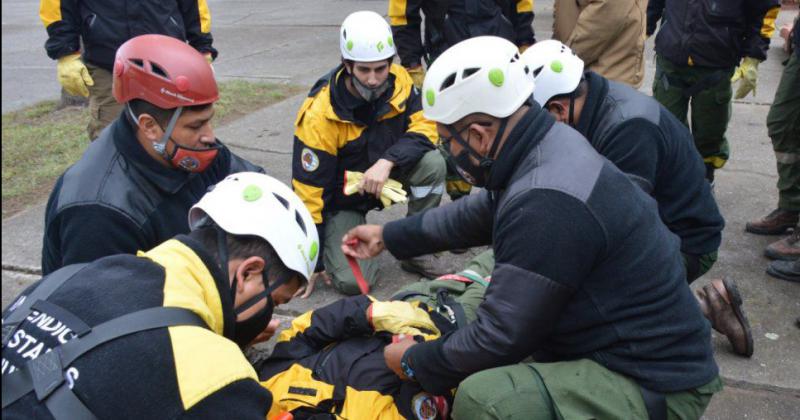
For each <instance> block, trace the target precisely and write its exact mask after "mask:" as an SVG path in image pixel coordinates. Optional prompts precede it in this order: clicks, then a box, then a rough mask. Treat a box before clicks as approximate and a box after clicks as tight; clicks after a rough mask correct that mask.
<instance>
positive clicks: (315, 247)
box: [308, 241, 319, 260]
mask: <svg viewBox="0 0 800 420" xmlns="http://www.w3.org/2000/svg"><path fill="white" fill-rule="evenodd" d="M317 252H319V244H318V243H317V241H314V242H312V243H311V248H309V249H308V256H309V257H311V259H312V260H313V259H314V258H317Z"/></svg>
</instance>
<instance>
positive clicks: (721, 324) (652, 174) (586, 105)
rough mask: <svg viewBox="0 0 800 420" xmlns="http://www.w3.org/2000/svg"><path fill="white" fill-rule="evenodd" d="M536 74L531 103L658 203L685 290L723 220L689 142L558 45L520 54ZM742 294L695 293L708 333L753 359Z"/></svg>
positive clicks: (712, 256)
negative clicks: (673, 239) (677, 244)
mask: <svg viewBox="0 0 800 420" xmlns="http://www.w3.org/2000/svg"><path fill="white" fill-rule="evenodd" d="M522 61H523V62H525V64H527V65H528V67H529V68H530V70H531V72H532V74H534V75H535V77H534V81H535V83H536V91H535V92H534V93H533V98H534V99H535V100H536V102H538V103H539V105H541V106H542V107H543V108H545V109H547V110H548V111H550V113H551V114H553V115H554V116H555V117H556V120H558V121H559V122H562V123H565V124H569V125H570V126H572V127H574V128H575V129H576V130H578V132H580V133H581V134H583V136H584V137H586V138H587V139H588V140H589V143H590V144H591V145H592V147H594V148H595V150H597V151H598V152H599V153H600V154H601V155H603V156H605V157H606V158H608V159H609V160H610V161H611V162H613V163H614V164H615V165H616V166H617V167H618V168H619V169H620V170H622V172H625V173H626V174H628V176H630V177H631V178H633V180H634V181H635V182H636V183H638V184H639V185H640V186H641V187H642V188H643V189H644V191H645V192H646V193H648V194H650V195H651V196H652V197H653V198H655V200H656V201H657V202H658V211H659V215H660V216H661V220H662V221H663V222H664V224H665V225H667V227H668V228H669V229H670V230H671V231H672V233H674V234H676V235H678V237H679V238H680V239H681V255H682V256H683V262H684V265H685V266H686V278H687V280H688V281H689V283H691V282H693V281H694V280H696V279H697V278H698V277H700V276H702V275H703V274H705V273H706V272H707V271H708V270H709V269H710V268H711V266H712V265H714V262H716V260H717V250H718V249H719V246H720V242H721V239H722V228H723V227H724V226H725V221H724V220H723V218H722V215H721V214H720V212H719V208H717V203H716V200H714V197H713V196H712V195H711V188H710V187H709V185H708V183H707V182H705V180H704V178H703V174H704V171H703V161H702V159H701V158H700V155H699V154H698V153H697V150H696V149H695V148H694V144H693V143H692V135H691V133H689V130H687V128H686V126H684V125H683V124H681V123H680V121H678V120H677V119H676V118H675V117H674V116H673V115H672V114H671V113H670V112H669V111H668V110H667V109H666V108H664V107H663V106H661V105H660V104H659V103H658V102H657V101H655V100H654V99H653V98H650V97H649V96H646V95H644V94H642V93H640V92H637V91H636V90H634V89H631V88H630V87H628V86H626V85H623V84H621V83H617V82H614V81H610V80H607V79H605V78H604V77H602V76H600V75H599V74H597V73H594V72H586V73H584V72H583V61H582V60H581V59H580V58H579V57H577V56H576V55H575V54H573V53H572V51H570V49H569V48H568V47H567V46H565V45H563V44H561V43H560V42H558V41H542V42H539V43H538V44H536V45H534V46H533V47H531V48H529V49H528V50H527V51H525V53H524V54H522ZM740 296H741V295H740V293H739V291H738V288H737V287H736V284H735V283H734V282H733V281H729V280H719V279H717V280H712V284H710V285H707V286H706V287H705V288H704V289H701V290H698V299H699V300H700V307H701V308H702V309H703V312H704V314H705V315H706V317H707V318H708V319H709V320H710V321H711V325H712V327H714V328H715V329H716V330H717V331H719V332H721V333H723V334H724V335H725V336H727V337H728V340H730V342H731V344H732V345H733V349H734V351H735V352H736V353H738V354H741V355H745V356H748V357H749V356H751V355H752V354H753V338H752V335H751V332H750V326H749V323H748V322H747V318H746V317H745V315H744V312H743V310H742V307H741V305H742V302H741V299H740Z"/></svg>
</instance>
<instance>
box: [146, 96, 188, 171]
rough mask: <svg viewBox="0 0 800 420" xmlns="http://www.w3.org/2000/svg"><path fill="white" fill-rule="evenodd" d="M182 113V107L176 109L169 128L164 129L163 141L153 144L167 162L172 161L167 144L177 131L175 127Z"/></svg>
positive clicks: (168, 125)
mask: <svg viewBox="0 0 800 420" xmlns="http://www.w3.org/2000/svg"><path fill="white" fill-rule="evenodd" d="M181 113H183V107H182V106H179V107H177V108H175V112H173V113H172V117H170V119H169V123H168V124H167V128H166V129H164V134H163V135H162V136H161V140H160V141H159V142H153V148H154V149H155V150H156V152H158V153H159V154H161V156H163V157H164V159H166V160H170V159H172V156H169V154H168V153H167V143H168V142H169V139H170V137H171V136H172V131H173V130H175V125H176V124H177V123H178V118H180V116H181Z"/></svg>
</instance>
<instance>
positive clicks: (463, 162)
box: [444, 118, 508, 187]
mask: <svg viewBox="0 0 800 420" xmlns="http://www.w3.org/2000/svg"><path fill="white" fill-rule="evenodd" d="M507 123H508V119H507V118H504V119H503V120H502V121H501V122H500V128H498V130H497V135H496V136H495V138H494V139H495V140H494V143H493V144H492V148H491V149H490V150H489V154H488V156H494V154H495V152H497V147H498V146H499V145H500V139H502V138H503V133H504V132H505V130H506V124H507ZM445 127H447V130H448V131H449V132H450V137H449V138H447V139H445V140H444V146H445V149H446V150H447V151H448V154H447V159H448V161H449V163H450V165H451V166H453V167H455V168H456V171H457V172H458V174H459V175H460V176H461V178H463V179H464V181H467V182H468V183H470V184H471V185H474V186H476V187H485V186H486V182H487V180H488V179H489V172H490V171H491V169H492V165H493V164H494V158H490V157H488V156H481V155H480V153H478V152H476V151H475V149H473V148H472V147H471V146H470V145H469V142H468V141H467V140H464V138H463V137H461V133H459V132H458V131H456V130H455V129H454V128H453V126H451V125H446V126H445ZM453 139H455V140H456V141H457V142H458V144H460V145H461V148H462V150H461V153H459V154H458V155H456V156H453V155H452V154H450V153H449V151H450V141H452V140H453ZM470 155H471V156H473V157H474V158H475V159H477V160H478V165H475V164H473V163H472V160H471V159H470Z"/></svg>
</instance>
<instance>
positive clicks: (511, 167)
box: [486, 100, 555, 191]
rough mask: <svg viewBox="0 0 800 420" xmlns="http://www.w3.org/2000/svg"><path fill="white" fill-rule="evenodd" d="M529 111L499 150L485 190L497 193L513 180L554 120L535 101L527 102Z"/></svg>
mask: <svg viewBox="0 0 800 420" xmlns="http://www.w3.org/2000/svg"><path fill="white" fill-rule="evenodd" d="M528 105H529V106H530V109H529V110H528V112H526V113H525V115H523V116H522V118H520V120H519V122H517V125H516V126H514V129H513V130H511V133H510V134H509V135H508V139H506V144H505V145H504V146H503V148H502V149H500V154H499V156H498V157H497V159H496V160H495V162H494V164H493V165H492V169H491V171H490V173H489V179H488V181H487V183H486V189H487V190H489V191H499V190H503V189H505V188H506V187H507V186H508V185H509V184H510V183H511V181H512V180H513V178H514V176H513V175H514V174H515V173H516V172H517V170H518V169H519V167H520V165H521V163H522V161H523V160H524V159H527V158H528V156H529V155H530V154H531V152H532V151H533V150H534V149H535V148H536V146H538V145H539V143H540V142H541V141H542V139H543V138H544V136H545V134H547V132H548V131H549V130H550V127H552V126H553V124H554V123H555V118H553V116H551V115H550V114H549V113H548V112H546V111H544V110H542V108H541V107H540V106H539V105H538V104H537V103H536V102H535V101H532V100H531V101H528Z"/></svg>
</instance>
